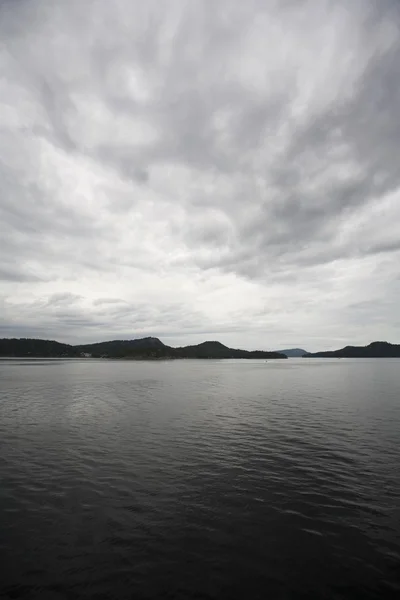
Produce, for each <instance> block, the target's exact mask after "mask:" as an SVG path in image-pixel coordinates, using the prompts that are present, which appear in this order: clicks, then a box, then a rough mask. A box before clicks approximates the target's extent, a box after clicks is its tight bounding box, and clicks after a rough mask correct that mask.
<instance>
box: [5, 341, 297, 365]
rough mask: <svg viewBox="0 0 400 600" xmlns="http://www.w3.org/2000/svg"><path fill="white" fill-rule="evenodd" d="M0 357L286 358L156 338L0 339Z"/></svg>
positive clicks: (278, 355) (213, 343) (213, 344)
mask: <svg viewBox="0 0 400 600" xmlns="http://www.w3.org/2000/svg"><path fill="white" fill-rule="evenodd" d="M0 356H3V357H20V358H23V357H41V358H61V357H64V358H79V357H82V356H87V357H89V356H90V357H93V358H131V359H136V360H140V359H143V360H146V359H168V358H171V359H172V358H271V359H272V358H282V359H283V358H287V357H286V356H285V355H284V354H282V353H280V352H264V351H262V350H255V351H248V350H238V349H235V348H228V347H227V346H224V345H223V344H221V343H220V342H214V341H210V342H203V343H202V344H197V345H195V346H184V347H181V348H172V347H171V346H166V345H165V344H163V342H161V340H159V339H158V338H153V337H147V338H142V339H137V340H113V341H110V342H99V343H97V344H79V345H70V344H62V343H60V342H56V341H52V340H40V339H29V338H20V339H16V338H13V339H9V338H5V339H0Z"/></svg>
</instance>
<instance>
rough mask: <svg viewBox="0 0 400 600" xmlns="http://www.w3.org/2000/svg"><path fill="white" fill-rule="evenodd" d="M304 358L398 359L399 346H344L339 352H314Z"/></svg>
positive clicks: (387, 344) (376, 343)
mask: <svg viewBox="0 0 400 600" xmlns="http://www.w3.org/2000/svg"><path fill="white" fill-rule="evenodd" d="M305 358H400V344H389V342H372V344H369V345H368V346H346V347H345V348H341V350H332V351H329V352H314V353H313V354H306V355H305Z"/></svg>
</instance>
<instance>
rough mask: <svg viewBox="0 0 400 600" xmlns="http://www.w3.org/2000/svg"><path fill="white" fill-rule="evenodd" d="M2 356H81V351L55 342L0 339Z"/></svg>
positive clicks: (0, 354) (0, 353)
mask: <svg viewBox="0 0 400 600" xmlns="http://www.w3.org/2000/svg"><path fill="white" fill-rule="evenodd" d="M0 356H17V357H22V356H40V357H60V356H71V357H74V356H79V350H77V349H76V348H74V346H70V345H69V344H60V342H55V341H54V340H36V339H29V338H21V339H7V338H6V339H0Z"/></svg>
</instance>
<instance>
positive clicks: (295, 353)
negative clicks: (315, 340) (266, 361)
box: [278, 348, 307, 358]
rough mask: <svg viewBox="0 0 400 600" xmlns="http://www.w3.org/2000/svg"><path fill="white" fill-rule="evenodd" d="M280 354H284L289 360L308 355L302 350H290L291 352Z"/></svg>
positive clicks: (286, 351)
mask: <svg viewBox="0 0 400 600" xmlns="http://www.w3.org/2000/svg"><path fill="white" fill-rule="evenodd" d="M278 352H280V353H281V354H284V355H285V356H287V357H288V358H301V357H302V356H304V355H305V354H307V351H306V350H303V349H302V348H289V350H278Z"/></svg>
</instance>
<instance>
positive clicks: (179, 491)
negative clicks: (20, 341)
mask: <svg viewBox="0 0 400 600" xmlns="http://www.w3.org/2000/svg"><path fill="white" fill-rule="evenodd" d="M0 480H1V485H0V565H1V566H0V569H1V574H0V581H1V583H0V596H1V598H14V599H15V598H40V599H46V598H51V599H57V598H71V599H74V600H75V599H77V598H99V599H100V598H104V599H106V598H182V599H185V598H231V599H234V598H240V599H242V598H263V599H264V598H335V599H337V598H352V599H353V598H380V599H381V598H391V597H393V598H395V597H398V596H397V594H398V593H399V590H400V361H398V360H396V359H393V360H382V359H381V360H328V359H322V360H317V359H308V360H307V359H298V360H296V359H294V360H288V361H282V362H279V361H277V362H273V361H269V362H268V363H265V362H264V361H190V360H186V361H166V362H125V361H91V360H78V361H74V360H64V361H60V360H9V361H0Z"/></svg>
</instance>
